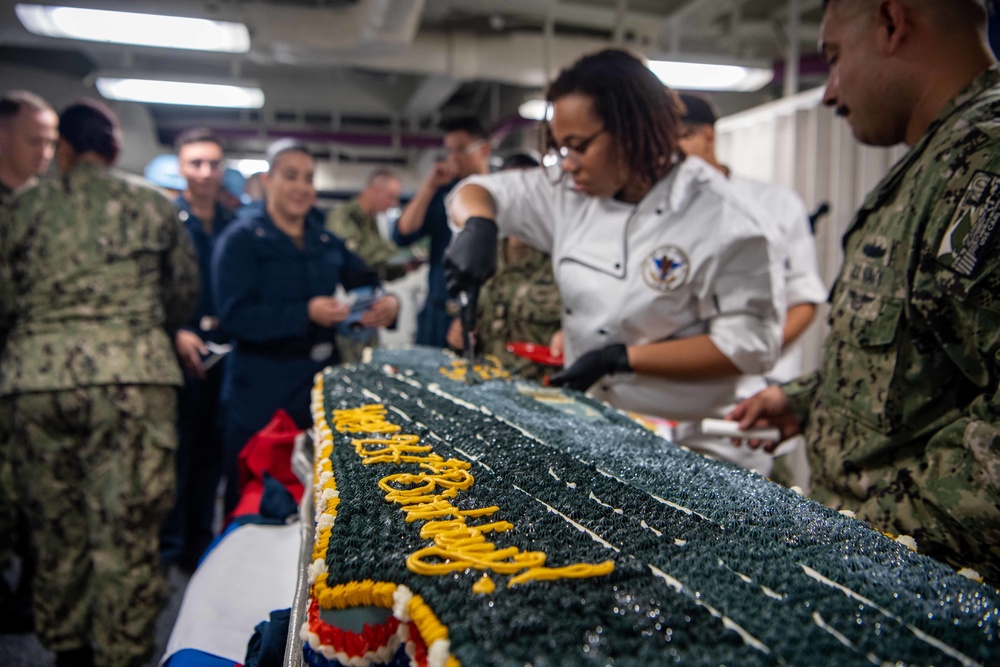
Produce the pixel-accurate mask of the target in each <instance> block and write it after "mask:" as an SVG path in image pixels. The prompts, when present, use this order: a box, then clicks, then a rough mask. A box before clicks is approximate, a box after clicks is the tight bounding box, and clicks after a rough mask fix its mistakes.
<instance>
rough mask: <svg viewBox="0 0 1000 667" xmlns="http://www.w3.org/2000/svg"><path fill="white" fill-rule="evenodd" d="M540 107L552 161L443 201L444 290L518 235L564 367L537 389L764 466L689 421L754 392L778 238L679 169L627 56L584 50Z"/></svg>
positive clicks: (665, 113)
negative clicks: (542, 292) (447, 239)
mask: <svg viewBox="0 0 1000 667" xmlns="http://www.w3.org/2000/svg"><path fill="white" fill-rule="evenodd" d="M547 98H548V101H549V103H550V104H551V105H552V109H553V116H552V119H551V121H550V122H549V124H548V126H547V133H548V141H549V144H550V146H551V148H552V150H553V152H554V154H555V156H556V157H557V160H558V164H557V165H556V166H554V167H551V168H548V169H546V168H539V169H534V170H522V171H515V172H503V173H498V174H492V175H486V176H474V177H470V178H468V179H466V180H464V181H462V182H461V183H460V184H459V185H458V186H457V187H456V188H455V189H454V191H453V192H452V194H451V195H450V197H449V199H448V202H447V205H448V211H449V215H450V218H451V221H452V224H453V225H455V226H457V227H463V226H464V228H465V229H464V231H463V232H462V233H461V234H459V235H458V236H457V237H456V240H455V242H454V244H453V246H452V248H451V249H450V250H449V253H448V255H447V257H446V272H447V274H448V281H449V288H450V289H451V290H452V292H453V293H458V292H459V291H462V290H468V289H474V288H475V287H476V286H477V285H478V284H481V282H482V280H483V279H484V276H483V273H484V272H486V271H487V270H488V269H485V268H484V267H488V266H489V265H490V261H489V258H490V257H491V253H492V256H495V254H496V236H497V233H498V228H499V230H500V233H501V234H502V235H503V236H507V235H515V236H518V237H520V238H522V239H525V240H526V241H527V242H528V243H529V244H530V245H533V246H534V247H536V248H538V249H540V250H542V251H544V252H547V253H550V254H551V255H552V260H553V267H554V270H555V276H556V282H557V283H558V286H559V290H560V294H561V296H562V302H563V308H564V310H563V314H562V325H563V330H564V334H565V357H566V367H565V370H563V371H562V372H561V373H558V374H557V375H554V376H553V377H552V384H554V385H564V386H567V387H570V388H573V389H578V390H581V391H585V390H588V389H589V390H590V392H591V394H592V395H593V396H595V397H596V398H598V399H601V400H605V401H607V402H608V403H610V404H611V405H613V406H615V407H617V408H620V409H622V410H629V411H636V412H640V413H644V414H648V415H654V416H659V417H663V418H667V419H672V420H676V421H678V422H681V423H680V424H679V426H678V427H677V429H676V430H675V440H677V441H678V442H680V443H681V444H685V445H688V446H690V447H691V448H693V449H697V450H701V451H704V452H706V453H709V454H711V455H714V456H716V457H719V458H724V459H727V460H730V461H733V462H736V463H739V464H741V465H744V466H746V467H754V468H757V469H758V470H760V469H761V468H762V467H769V465H770V460H769V459H767V458H764V457H757V458H756V459H755V458H753V457H748V456H747V453H746V452H745V451H743V450H745V449H746V448H740V449H737V448H734V447H733V446H732V444H731V443H730V442H729V441H728V439H724V438H711V437H707V436H704V435H702V434H701V433H700V432H699V430H698V422H699V421H700V420H701V419H702V418H705V417H722V416H723V415H725V414H726V413H727V411H728V410H729V409H730V408H731V406H733V405H735V403H736V402H737V401H738V400H740V399H741V398H742V397H745V396H750V395H752V394H753V393H754V392H756V391H757V390H758V389H760V388H762V387H764V386H765V382H764V379H763V377H762V375H761V374H762V373H764V372H765V371H766V370H767V369H769V368H770V367H771V366H773V365H774V362H775V360H776V359H777V358H778V355H779V353H780V350H781V337H782V326H783V319H784V313H785V298H784V279H783V276H782V256H781V252H780V249H779V246H778V244H777V240H776V239H775V238H772V237H771V236H770V232H768V231H767V226H766V225H764V224H762V223H761V222H760V221H759V220H758V219H756V218H755V214H754V213H753V212H752V211H751V210H749V209H748V207H747V206H745V205H744V204H742V203H741V202H740V200H739V199H738V198H737V197H736V196H735V195H734V194H733V193H732V192H731V191H730V189H729V186H728V185H727V184H726V182H725V180H724V179H723V178H722V176H721V174H719V173H718V172H716V171H715V170H713V169H711V168H710V167H709V166H708V165H706V164H705V163H704V162H703V161H701V160H693V161H691V162H688V161H685V160H683V159H682V157H681V155H680V153H679V152H678V151H677V145H678V144H677V141H678V136H679V110H678V105H677V103H676V100H675V97H674V95H673V94H672V93H671V92H669V91H668V90H667V89H665V88H664V86H663V85H662V84H661V83H660V81H659V80H658V79H657V78H656V77H655V76H654V75H653V74H652V73H651V72H650V71H649V70H648V69H647V68H646V66H645V64H644V63H643V62H642V61H641V60H639V59H638V58H636V57H635V56H633V55H631V54H630V53H628V52H625V51H620V50H606V51H601V52H599V53H596V54H593V55H589V56H585V57H583V58H581V59H580V60H578V61H577V62H576V63H574V64H573V65H571V66H570V67H568V68H567V69H565V70H563V71H562V72H561V73H560V75H559V77H558V78H557V79H556V80H555V81H554V82H553V83H552V85H551V86H550V88H549V91H548V95H547ZM754 210H756V209H754ZM762 472H764V471H762Z"/></svg>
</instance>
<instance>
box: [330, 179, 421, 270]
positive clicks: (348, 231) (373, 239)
mask: <svg viewBox="0 0 1000 667" xmlns="http://www.w3.org/2000/svg"><path fill="white" fill-rule="evenodd" d="M326 228H327V229H329V230H330V231H331V232H333V233H334V234H336V235H337V236H339V237H340V239H341V240H342V241H343V242H344V245H346V246H347V249H348V250H350V251H351V252H353V253H354V254H355V255H357V256H358V257H360V258H361V259H363V260H364V261H365V263H366V264H368V266H370V267H372V268H373V269H375V270H376V271H378V274H379V277H380V278H381V279H382V280H396V279H397V278H402V277H403V276H404V275H405V274H406V267H405V266H403V265H400V264H391V263H390V262H389V260H390V259H391V258H392V257H393V255H396V254H397V253H399V247H398V246H397V245H396V244H395V243H393V242H392V241H389V240H388V239H384V238H382V235H381V234H379V232H378V225H377V224H376V223H375V218H373V217H372V216H370V215H368V214H367V213H366V212H365V210H364V209H363V208H361V204H360V203H359V202H358V200H357V199H352V200H351V201H349V202H347V203H346V204H343V205H342V206H338V207H337V208H335V209H333V210H332V211H330V213H328V214H327V216H326Z"/></svg>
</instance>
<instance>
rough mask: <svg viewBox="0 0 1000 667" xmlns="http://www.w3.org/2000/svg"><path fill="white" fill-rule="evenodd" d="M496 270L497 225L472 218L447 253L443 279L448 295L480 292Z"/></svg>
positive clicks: (485, 220)
mask: <svg viewBox="0 0 1000 667" xmlns="http://www.w3.org/2000/svg"><path fill="white" fill-rule="evenodd" d="M496 270H497V223H495V222H493V221H492V220H490V219H489V218H480V217H471V218H469V219H468V220H466V221H465V229H463V230H462V231H461V232H460V233H459V234H458V236H456V237H455V242H454V243H452V244H451V247H450V248H448V251H447V252H446V253H445V254H444V279H445V282H446V284H447V285H448V292H449V293H450V294H451V295H452V296H458V295H459V294H461V293H462V292H478V291H479V288H480V287H481V286H482V284H483V283H484V282H486V280H487V278H489V277H490V276H492V275H493V274H494V273H496Z"/></svg>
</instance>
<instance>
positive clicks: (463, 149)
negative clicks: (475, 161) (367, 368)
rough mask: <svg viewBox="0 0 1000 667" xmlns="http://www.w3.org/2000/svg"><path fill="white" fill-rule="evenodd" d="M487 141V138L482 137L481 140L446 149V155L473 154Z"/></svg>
mask: <svg viewBox="0 0 1000 667" xmlns="http://www.w3.org/2000/svg"><path fill="white" fill-rule="evenodd" d="M485 143H486V140H485V139H480V140H479V141H473V142H472V143H471V144H469V145H468V146H456V147H455V148H447V147H445V149H444V154H445V155H472V154H473V153H475V152H476V151H478V150H479V149H480V148H482V147H483V145H484V144H485Z"/></svg>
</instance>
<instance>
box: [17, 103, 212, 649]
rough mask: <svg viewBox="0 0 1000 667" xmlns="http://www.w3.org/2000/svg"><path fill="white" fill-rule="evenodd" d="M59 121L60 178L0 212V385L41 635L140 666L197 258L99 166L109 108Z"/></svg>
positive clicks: (154, 594) (170, 215)
mask: <svg viewBox="0 0 1000 667" xmlns="http://www.w3.org/2000/svg"><path fill="white" fill-rule="evenodd" d="M59 131H60V139H59V150H58V164H59V169H60V172H61V176H60V177H59V178H57V179H53V180H50V181H45V182H43V183H42V184H40V185H39V186H37V187H36V188H34V189H31V190H29V191H27V192H25V193H24V194H23V195H21V196H20V197H19V198H18V199H17V201H16V202H15V204H14V206H13V207H12V209H11V210H10V212H9V215H6V216H5V219H4V220H3V221H2V223H3V224H2V225H0V229H2V230H3V231H2V232H0V234H2V236H0V289H2V290H3V292H4V293H3V294H0V297H2V298H0V330H3V331H5V332H7V333H8V339H7V341H8V342H7V347H6V349H5V350H4V351H3V356H2V358H0V396H2V400H3V402H4V403H5V404H7V405H8V406H10V409H11V410H12V414H13V429H12V430H13V443H14V449H15V460H14V464H15V469H16V472H17V476H18V477H17V478H18V480H19V482H20V484H21V490H22V493H23V496H22V497H23V498H24V501H25V505H26V511H27V513H28V516H29V518H30V520H31V524H32V531H33V537H34V539H35V543H36V545H37V547H38V555H39V567H38V571H37V574H36V578H35V620H36V626H37V632H38V636H39V638H40V639H41V641H42V643H43V644H44V645H45V646H46V647H48V648H49V649H51V650H53V651H55V652H56V657H57V665H88V664H94V663H95V662H96V664H98V665H139V664H143V661H144V659H146V658H147V657H148V654H149V652H150V650H151V649H152V647H153V641H154V622H155V619H156V616H157V613H158V611H159V608H160V601H161V596H162V594H163V592H164V588H165V587H164V581H163V576H162V573H161V570H160V567H159V562H158V557H157V548H158V542H157V534H158V532H159V528H160V523H161V521H162V519H163V516H164V514H165V513H166V511H167V510H168V509H169V507H170V504H171V499H172V493H173V480H174V469H173V454H174V449H175V447H176V440H177V433H176V429H175V423H176V419H175V416H176V415H175V410H176V390H177V386H179V385H180V384H181V372H180V368H179V367H178V363H177V359H176V357H175V355H174V351H173V346H172V344H171V340H170V336H169V335H168V333H167V330H168V329H170V328H176V327H177V326H179V325H181V324H182V323H183V322H184V321H185V319H186V317H187V316H188V314H189V313H190V311H191V309H192V308H193V306H194V304H195V302H196V299H197V296H198V275H197V271H198V269H197V263H196V260H195V257H194V252H193V248H192V246H191V242H190V240H189V239H188V236H187V233H186V232H185V231H184V228H183V227H182V226H181V225H180V223H179V221H178V219H177V211H176V209H174V207H173V205H172V204H171V203H170V202H169V201H168V200H167V199H166V198H165V197H164V196H163V195H162V194H160V193H159V192H157V191H156V190H154V189H153V188H152V187H150V186H148V185H147V184H145V183H144V182H142V181H141V180H140V179H133V178H130V177H128V176H125V175H124V174H119V173H117V172H114V171H111V170H110V169H109V168H108V165H109V164H111V163H112V162H113V161H114V159H115V157H116V156H117V153H118V150H119V147H120V142H121V139H120V131H119V129H118V126H117V120H116V119H115V118H114V115H113V114H112V112H111V111H110V110H109V109H107V108H106V107H105V106H104V105H102V104H100V103H97V102H91V101H83V102H78V103H76V104H73V105H71V106H70V107H69V108H68V109H67V110H66V111H64V112H63V114H62V116H61V118H60V123H59ZM92 642H93V648H94V649H96V651H95V654H93V655H92V653H91V650H92V649H91V643H92Z"/></svg>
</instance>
